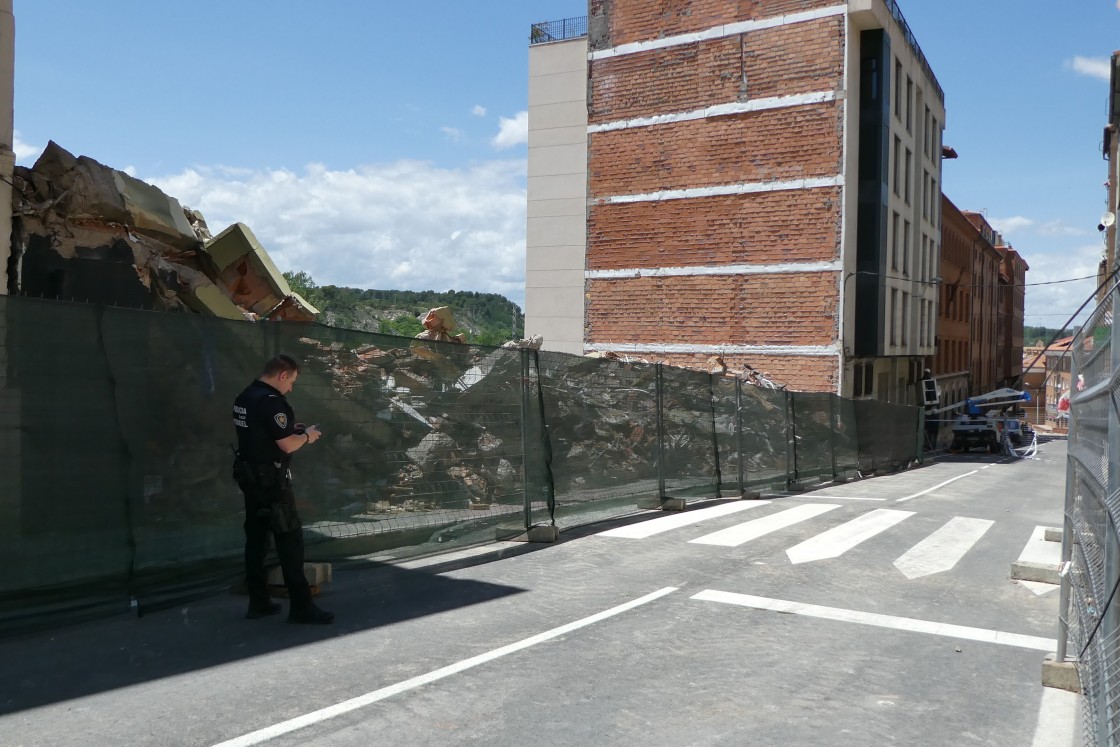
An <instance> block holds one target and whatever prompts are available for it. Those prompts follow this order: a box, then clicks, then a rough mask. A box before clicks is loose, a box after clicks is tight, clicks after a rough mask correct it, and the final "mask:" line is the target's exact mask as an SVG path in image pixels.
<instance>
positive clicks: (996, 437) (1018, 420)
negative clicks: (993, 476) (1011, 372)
mask: <svg viewBox="0 0 1120 747" xmlns="http://www.w3.org/2000/svg"><path fill="white" fill-rule="evenodd" d="M930 383H932V382H930ZM926 389H927V391H926V398H925V399H926V402H925V403H926V405H927V407H926V418H927V420H928V419H931V418H936V416H937V415H939V414H941V413H944V412H953V411H956V410H960V409H961V408H964V409H963V412H960V413H959V414H958V415H957V416H956V417H954V418H953V443H952V444H951V445H950V446H949V450H950V451H969V450H970V449H973V448H975V447H977V446H980V447H984V448H986V449H987V450H988V453H990V454H996V453H998V452H1000V451H1003V450H1004V449H1006V448H1007V447H1008V446H1010V447H1012V448H1021V447H1023V446H1026V445H1028V444H1030V443H1031V442H1032V440H1033V438H1034V431H1033V429H1032V428H1031V426H1030V423H1028V422H1027V421H1026V420H1025V419H1024V418H1023V417H1021V413H1020V410H1021V405H1022V404H1023V403H1024V402H1030V401H1031V395H1030V392H1024V391H1020V390H1018V389H1011V388H1010V387H1005V388H1003V389H996V390H994V391H991V392H987V393H985V394H978V395H976V396H973V397H969V398H968V399H966V400H964V401H963V402H954V403H953V404H951V405H945V406H943V407H931V406H930V405H931V404H936V403H937V399H936V398H935V397H934V398H933V402H932V403H931V402H930V399H931V396H930V395H931V394H932V392H930V391H929V389H930V387H928V386H927V387H926Z"/></svg>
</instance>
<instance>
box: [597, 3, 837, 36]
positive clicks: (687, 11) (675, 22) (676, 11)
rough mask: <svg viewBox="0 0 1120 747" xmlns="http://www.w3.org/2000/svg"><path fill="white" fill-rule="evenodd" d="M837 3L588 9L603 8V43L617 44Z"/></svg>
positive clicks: (625, 5)
mask: <svg viewBox="0 0 1120 747" xmlns="http://www.w3.org/2000/svg"><path fill="white" fill-rule="evenodd" d="M838 4H840V0H592V2H591V3H590V8H589V10H590V14H591V15H592V16H595V15H599V14H600V13H602V12H603V11H606V13H607V14H608V17H609V22H608V28H609V43H608V44H607V46H618V45H619V44H630V43H632V42H638V41H645V40H647V39H656V38H658V37H660V36H675V35H677V34H687V33H690V32H693V31H703V30H704V29H709V28H711V27H713V26H721V25H724V24H728V23H737V22H739V21H751V20H757V19H761V18H773V17H775V16H782V15H787V14H789V13H799V12H801V11H805V10H812V9H813V8H828V7H832V6H834V5H838Z"/></svg>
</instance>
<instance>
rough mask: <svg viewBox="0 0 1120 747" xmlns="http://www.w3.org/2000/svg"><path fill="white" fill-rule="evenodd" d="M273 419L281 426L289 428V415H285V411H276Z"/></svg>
mask: <svg viewBox="0 0 1120 747" xmlns="http://www.w3.org/2000/svg"><path fill="white" fill-rule="evenodd" d="M272 419H273V420H275V421H276V425H278V426H280V427H281V428H287V427H288V416H287V415H285V414H284V413H282V412H278V413H276V415H274V416H273V418H272Z"/></svg>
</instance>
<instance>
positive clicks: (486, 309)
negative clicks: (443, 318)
mask: <svg viewBox="0 0 1120 747" xmlns="http://www.w3.org/2000/svg"><path fill="white" fill-rule="evenodd" d="M284 278H285V279H286V280H287V281H288V284H289V285H290V286H292V290H294V291H295V292H296V293H298V294H300V295H301V296H303V297H304V298H305V299H307V300H308V302H310V303H311V305H312V306H314V307H315V308H317V309H319V311H320V315H319V321H321V322H323V323H324V324H329V325H330V326H332V327H344V328H346V329H359V330H364V331H366V332H379V333H381V334H387V335H401V336H403V337H414V336H415V335H418V334H419V333H420V332H423V331H424V327H423V326H422V325H421V324H420V319H422V318H423V316H424V314H426V313H428V310H429V309H433V308H436V307H438V306H449V307H451V312H452V314H454V316H455V331H456V332H465V333H466V335H467V341H468V342H474V343H478V344H480V345H501V344H502V343H503V342H506V341H507V340H514V339H520V338H521V337H522V335H524V330H525V315H524V314H523V313H522V312H521V309H519V308H518V307H517V305H516V304H515V303H514V302H513V301H510V300H509V299H508V298H506V297H505V296H501V295H498V294H497V293H476V292H474V291H448V292H446V293H437V292H435V291H420V292H417V291H398V290H362V289H360V288H341V287H339V286H336V285H316V284H315V281H314V280H312V278H311V276H310V275H309V274H308V273H306V272H294V273H293V272H285V273H284Z"/></svg>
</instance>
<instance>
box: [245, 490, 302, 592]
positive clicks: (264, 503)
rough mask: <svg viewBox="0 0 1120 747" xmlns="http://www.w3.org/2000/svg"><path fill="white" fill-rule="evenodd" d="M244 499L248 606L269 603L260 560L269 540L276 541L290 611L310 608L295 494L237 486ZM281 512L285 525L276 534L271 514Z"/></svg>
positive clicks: (266, 553)
mask: <svg viewBox="0 0 1120 747" xmlns="http://www.w3.org/2000/svg"><path fill="white" fill-rule="evenodd" d="M239 487H240V488H241V492H242V494H243V495H244V496H245V584H246V586H247V587H248V588H249V603H250V604H252V605H254V606H259V607H265V606H267V605H268V604H269V603H270V597H269V593H268V575H267V574H266V573H265V569H264V560H265V556H267V555H268V545H269V538H272V539H274V540H275V542H276V555H277V557H278V558H279V560H280V570H281V572H282V573H283V574H284V585H285V586H286V587H288V599H289V600H290V602H291V609H292V610H293V611H296V612H300V611H303V610H307V609H310V608H311V588H310V587H309V586H308V584H307V577H306V576H305V575H304V573H303V529H302V528H301V527H300V523H299V516H298V514H297V513H296V506H295V495H294V494H293V493H292V490H291V488H290V487H280V486H272V487H269V488H261V487H259V486H256V485H251V484H247V483H240V484H239ZM277 511H280V512H283V515H284V517H285V519H286V522H287V525H288V526H286V527H284V529H285V531H278V529H277V524H276V517H275V516H274V515H273V512H277Z"/></svg>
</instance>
